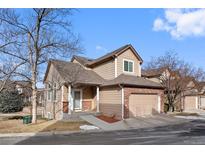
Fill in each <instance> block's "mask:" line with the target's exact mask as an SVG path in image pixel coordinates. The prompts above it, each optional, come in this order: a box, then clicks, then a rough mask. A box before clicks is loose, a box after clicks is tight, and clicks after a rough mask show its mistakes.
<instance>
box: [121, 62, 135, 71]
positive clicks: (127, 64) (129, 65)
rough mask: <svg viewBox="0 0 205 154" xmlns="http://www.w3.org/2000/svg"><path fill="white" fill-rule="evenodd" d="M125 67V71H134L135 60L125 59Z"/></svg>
mask: <svg viewBox="0 0 205 154" xmlns="http://www.w3.org/2000/svg"><path fill="white" fill-rule="evenodd" d="M123 63H124V64H123V68H124V70H123V71H124V72H129V73H133V72H134V69H133V67H134V65H133V64H134V62H133V61H131V60H123Z"/></svg>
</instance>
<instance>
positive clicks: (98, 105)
mask: <svg viewBox="0 0 205 154" xmlns="http://www.w3.org/2000/svg"><path fill="white" fill-rule="evenodd" d="M96 91H97V112H100V92H99V91H100V90H99V87H98V86H97V89H96Z"/></svg>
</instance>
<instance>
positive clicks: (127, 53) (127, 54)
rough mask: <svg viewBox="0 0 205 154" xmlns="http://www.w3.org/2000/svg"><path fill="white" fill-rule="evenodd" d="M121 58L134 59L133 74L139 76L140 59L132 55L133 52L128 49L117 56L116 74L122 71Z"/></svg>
mask: <svg viewBox="0 0 205 154" xmlns="http://www.w3.org/2000/svg"><path fill="white" fill-rule="evenodd" d="M123 59H127V60H132V61H134V73H133V75H136V76H141V68H140V61H139V60H138V59H137V57H136V56H135V55H134V53H133V52H132V51H131V50H130V49H128V50H127V51H125V52H123V53H122V54H120V55H119V56H118V57H117V76H119V75H120V74H122V73H123ZM129 74H130V73H129Z"/></svg>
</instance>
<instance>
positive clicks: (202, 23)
mask: <svg viewBox="0 0 205 154" xmlns="http://www.w3.org/2000/svg"><path fill="white" fill-rule="evenodd" d="M164 13H165V14H164V17H163V18H157V19H155V21H154V23H153V30H154V31H166V32H169V33H170V35H171V36H172V37H173V38H175V39H182V38H185V37H190V36H196V37H199V36H205V9H165V12H164Z"/></svg>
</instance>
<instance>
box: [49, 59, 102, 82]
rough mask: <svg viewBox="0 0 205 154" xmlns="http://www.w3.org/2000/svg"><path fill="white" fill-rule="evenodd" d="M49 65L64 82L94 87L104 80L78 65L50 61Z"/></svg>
mask: <svg viewBox="0 0 205 154" xmlns="http://www.w3.org/2000/svg"><path fill="white" fill-rule="evenodd" d="M51 63H52V64H53V65H54V67H55V68H56V69H57V71H58V72H59V74H60V76H61V77H62V78H63V79H64V81H65V82H69V83H85V84H96V85H100V84H102V83H103V82H104V79H103V78H102V77H100V76H99V75H98V74H97V73H95V72H94V71H92V70H87V69H84V68H83V67H82V66H81V65H80V64H77V63H72V62H66V61H60V60H52V61H51Z"/></svg>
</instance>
